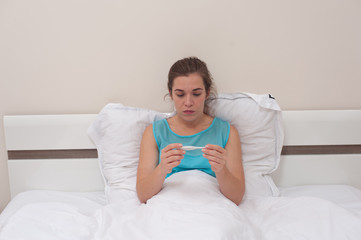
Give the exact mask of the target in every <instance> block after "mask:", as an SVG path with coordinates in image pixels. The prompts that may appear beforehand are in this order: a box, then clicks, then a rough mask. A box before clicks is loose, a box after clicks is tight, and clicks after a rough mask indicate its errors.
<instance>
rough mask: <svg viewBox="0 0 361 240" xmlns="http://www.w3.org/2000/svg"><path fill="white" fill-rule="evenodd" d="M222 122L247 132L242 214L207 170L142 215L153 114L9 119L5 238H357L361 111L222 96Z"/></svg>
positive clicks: (131, 111)
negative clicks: (143, 159) (142, 158)
mask: <svg viewBox="0 0 361 240" xmlns="http://www.w3.org/2000/svg"><path fill="white" fill-rule="evenodd" d="M211 112H212V114H213V115H215V116H218V117H221V118H223V119H225V120H228V121H229V122H231V124H233V125H235V126H236V128H237V130H238V131H239V133H240V138H241V142H242V150H243V162H244V168H245V174H246V194H245V197H244V200H243V201H242V203H241V204H240V205H239V206H236V205H235V204H233V203H232V202H230V201H229V200H228V199H226V198H224V197H223V196H222V194H221V193H220V192H219V189H218V187H217V182H216V180H215V179H214V178H212V177H209V176H208V175H206V174H203V173H202V172H199V171H196V170H194V171H188V172H182V173H178V174H174V175H173V176H172V177H170V178H168V180H166V182H165V184H164V187H163V189H162V191H161V192H160V193H159V194H158V195H156V196H155V197H153V198H152V199H150V200H149V201H148V202H147V204H140V203H139V201H138V199H137V197H136V192H135V176H136V167H137V157H138V151H139V141H140V137H141V134H142V132H143V131H144V128H145V127H146V126H147V125H148V124H150V123H151V122H152V121H154V120H155V119H161V118H166V117H169V116H171V115H172V114H173V113H162V112H157V111H153V110H150V109H141V108H135V107H131V106H124V105H122V104H118V103H110V104H107V105H106V106H105V107H104V108H103V109H102V110H101V111H100V112H99V113H98V114H65V115H17V116H4V130H5V138H6V147H7V151H8V167H9V178H10V179H9V181H10V188H11V197H12V199H11V201H10V203H9V204H8V205H7V207H6V208H5V209H4V211H3V212H2V213H1V215H0V239H1V240H3V239H37V240H38V239H277V240H279V239H288V240H289V239H318V240H319V239H337V240H339V239H360V236H361V190H360V189H361V176H360V173H361V126H360V123H361V110H317V111H316V110H309V111H304V110H298V111H281V109H280V107H279V105H278V103H277V101H276V100H275V98H274V97H272V96H271V95H269V94H261V95H258V94H251V93H232V94H220V95H219V96H218V97H217V98H216V99H213V100H212V102H211Z"/></svg>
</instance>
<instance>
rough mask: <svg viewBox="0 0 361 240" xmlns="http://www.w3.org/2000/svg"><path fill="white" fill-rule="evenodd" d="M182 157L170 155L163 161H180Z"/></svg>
mask: <svg viewBox="0 0 361 240" xmlns="http://www.w3.org/2000/svg"><path fill="white" fill-rule="evenodd" d="M183 158H184V156H183V155H180V156H171V157H168V158H166V159H165V163H173V162H176V161H180V160H182V159H183Z"/></svg>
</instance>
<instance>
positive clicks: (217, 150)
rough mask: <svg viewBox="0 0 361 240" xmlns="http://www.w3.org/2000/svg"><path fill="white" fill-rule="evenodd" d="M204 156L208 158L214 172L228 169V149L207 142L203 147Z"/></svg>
mask: <svg viewBox="0 0 361 240" xmlns="http://www.w3.org/2000/svg"><path fill="white" fill-rule="evenodd" d="M202 151H203V157H205V158H207V159H208V161H209V164H210V165H211V168H212V170H213V172H215V173H219V172H222V171H224V170H226V162H227V151H226V149H224V148H222V147H220V146H218V145H213V144H207V145H206V147H205V148H203V149H202Z"/></svg>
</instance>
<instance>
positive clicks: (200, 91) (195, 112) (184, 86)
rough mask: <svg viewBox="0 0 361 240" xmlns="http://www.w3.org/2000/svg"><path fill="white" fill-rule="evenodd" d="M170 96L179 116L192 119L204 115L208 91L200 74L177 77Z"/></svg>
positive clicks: (188, 119)
mask: <svg viewBox="0 0 361 240" xmlns="http://www.w3.org/2000/svg"><path fill="white" fill-rule="evenodd" d="M170 96H171V98H172V100H173V102H174V106H175V108H176V111H177V114H178V116H179V117H181V118H182V119H184V120H186V121H192V120H196V119H197V118H198V117H200V116H202V115H203V110H204V102H205V100H206V98H207V93H206V90H205V87H204V84H203V79H202V77H201V76H200V75H199V74H197V73H192V74H189V75H188V76H180V77H176V78H175V79H174V81H173V87H172V91H171V92H170Z"/></svg>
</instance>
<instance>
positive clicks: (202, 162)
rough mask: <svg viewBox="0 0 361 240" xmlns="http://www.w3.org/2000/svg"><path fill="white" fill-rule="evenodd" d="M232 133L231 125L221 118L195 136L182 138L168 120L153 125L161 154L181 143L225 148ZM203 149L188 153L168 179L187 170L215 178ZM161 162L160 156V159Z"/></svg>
mask: <svg viewBox="0 0 361 240" xmlns="http://www.w3.org/2000/svg"><path fill="white" fill-rule="evenodd" d="M229 132H230V124H229V123H228V122H226V121H224V120H222V119H220V118H217V117H215V118H214V119H213V121H212V124H211V125H210V126H209V127H208V128H207V129H205V130H203V131H201V132H198V133H196V134H194V135H188V136H181V135H178V134H176V133H175V132H173V131H172V130H171V129H170V127H169V124H168V122H167V120H166V119H162V120H158V121H155V122H154V123H153V134H154V138H155V141H156V142H157V145H158V150H159V153H160V152H161V150H162V149H163V148H165V147H166V146H168V145H169V144H171V143H181V144H182V145H183V146H196V147H204V146H205V145H207V144H215V145H218V146H221V147H223V148H224V147H225V146H226V144H227V141H228V137H229ZM202 155H203V152H202V150H201V149H197V150H191V151H186V153H185V155H184V158H183V159H182V160H181V163H180V164H179V165H178V166H177V167H175V168H173V170H172V172H171V173H169V174H167V176H166V177H169V176H171V175H172V174H174V173H177V172H182V171H187V170H194V169H197V170H200V171H203V172H205V173H207V174H209V175H211V176H213V177H215V176H216V174H215V173H214V172H213V171H212V169H211V165H210V164H209V162H208V159H206V158H204V157H203V156H202ZM158 161H159V162H160V154H159V159H158Z"/></svg>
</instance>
